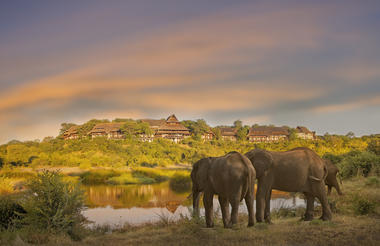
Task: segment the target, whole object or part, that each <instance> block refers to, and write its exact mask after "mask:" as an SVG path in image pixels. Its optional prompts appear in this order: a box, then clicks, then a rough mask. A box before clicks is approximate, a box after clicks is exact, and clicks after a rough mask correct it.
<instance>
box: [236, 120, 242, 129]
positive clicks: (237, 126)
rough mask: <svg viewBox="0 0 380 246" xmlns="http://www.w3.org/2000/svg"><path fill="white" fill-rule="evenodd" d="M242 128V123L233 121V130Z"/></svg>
mask: <svg viewBox="0 0 380 246" xmlns="http://www.w3.org/2000/svg"><path fill="white" fill-rule="evenodd" d="M242 127H243V122H242V121H241V120H235V121H234V128H235V129H240V128H242Z"/></svg>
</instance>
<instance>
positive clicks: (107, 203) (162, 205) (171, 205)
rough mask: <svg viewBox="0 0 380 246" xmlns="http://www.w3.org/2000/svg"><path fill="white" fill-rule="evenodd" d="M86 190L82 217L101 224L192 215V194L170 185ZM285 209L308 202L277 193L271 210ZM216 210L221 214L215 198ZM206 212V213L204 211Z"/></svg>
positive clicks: (242, 205) (106, 186) (148, 220)
mask: <svg viewBox="0 0 380 246" xmlns="http://www.w3.org/2000/svg"><path fill="white" fill-rule="evenodd" d="M84 189H85V191H86V205H87V207H88V208H87V209H86V210H85V211H84V212H83V214H84V215H85V216H86V217H87V218H88V219H89V220H91V221H94V222H95V224H98V225H104V224H109V225H115V224H116V225H122V224H124V223H129V224H132V225H139V224H142V223H147V222H155V221H158V220H159V219H160V217H166V218H170V219H171V220H176V219H179V218H180V217H181V216H190V214H191V204H192V203H191V200H189V199H187V196H188V195H189V194H190V191H189V192H186V193H176V192H174V191H173V190H171V189H170V187H169V183H168V182H164V183H160V184H152V185H120V186H114V185H112V186H111V185H97V186H84ZM282 206H286V207H296V206H305V202H304V200H303V199H300V198H298V197H294V196H293V197H291V196H289V194H287V193H284V192H276V191H274V192H273V193H272V204H271V208H272V209H273V208H279V207H282ZM214 209H215V211H216V213H217V214H219V215H220V208H219V202H218V200H217V197H216V196H215V199H214ZM239 212H242V213H247V208H246V206H245V204H244V202H243V203H241V204H240V208H239ZM203 213H204V210H201V214H203Z"/></svg>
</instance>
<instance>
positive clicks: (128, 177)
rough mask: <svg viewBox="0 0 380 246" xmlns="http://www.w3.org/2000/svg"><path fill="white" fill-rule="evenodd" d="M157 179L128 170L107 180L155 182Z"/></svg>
mask: <svg viewBox="0 0 380 246" xmlns="http://www.w3.org/2000/svg"><path fill="white" fill-rule="evenodd" d="M155 182H156V180H155V179H152V178H149V177H146V176H144V175H141V174H139V173H131V172H126V173H123V174H122V175H120V176H116V177H112V178H110V179H108V180H107V183H109V184H115V185H117V184H119V185H120V184H121V185H122V184H152V183H155Z"/></svg>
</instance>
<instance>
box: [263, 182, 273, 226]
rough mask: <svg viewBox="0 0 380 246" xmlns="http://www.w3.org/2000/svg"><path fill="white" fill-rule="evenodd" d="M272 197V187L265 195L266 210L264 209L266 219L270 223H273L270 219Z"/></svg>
mask: <svg viewBox="0 0 380 246" xmlns="http://www.w3.org/2000/svg"><path fill="white" fill-rule="evenodd" d="M271 197H272V189H268V192H267V194H266V196H265V210H264V220H265V222H267V223H268V224H271V223H272V222H271V219H270V199H271Z"/></svg>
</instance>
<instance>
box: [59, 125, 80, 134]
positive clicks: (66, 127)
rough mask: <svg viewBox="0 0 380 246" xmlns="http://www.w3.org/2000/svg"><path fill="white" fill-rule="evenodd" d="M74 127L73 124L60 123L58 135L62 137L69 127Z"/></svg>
mask: <svg viewBox="0 0 380 246" xmlns="http://www.w3.org/2000/svg"><path fill="white" fill-rule="evenodd" d="M73 126H76V124H74V123H62V124H61V129H60V130H59V135H63V134H64V133H65V131H67V130H69V129H70V128H71V127H73Z"/></svg>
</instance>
